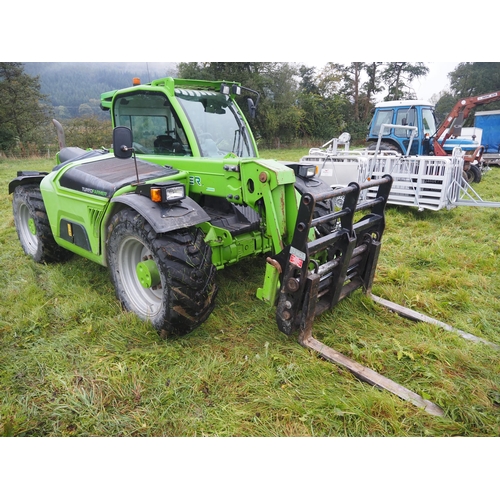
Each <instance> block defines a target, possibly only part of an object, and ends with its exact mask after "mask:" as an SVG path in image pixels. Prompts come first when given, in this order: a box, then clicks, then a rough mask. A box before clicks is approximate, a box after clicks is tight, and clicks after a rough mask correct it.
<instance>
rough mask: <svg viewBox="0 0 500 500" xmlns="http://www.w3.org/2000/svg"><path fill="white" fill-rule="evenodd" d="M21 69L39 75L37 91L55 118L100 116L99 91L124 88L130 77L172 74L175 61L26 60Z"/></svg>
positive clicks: (130, 81) (173, 74)
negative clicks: (46, 99) (43, 96)
mask: <svg viewBox="0 0 500 500" xmlns="http://www.w3.org/2000/svg"><path fill="white" fill-rule="evenodd" d="M24 68H25V71H26V73H28V74H29V75H31V76H39V77H40V85H41V91H42V93H43V94H45V95H47V96H48V98H49V99H48V101H49V103H50V104H51V105H52V106H53V107H54V110H55V114H56V117H58V118H74V117H76V116H79V115H80V114H82V113H83V112H90V111H91V112H93V113H95V114H97V116H100V115H101V113H102V111H101V110H100V108H99V98H100V95H101V93H102V92H106V91H108V90H113V89H119V88H123V87H127V86H129V85H131V83H132V78H134V77H140V78H141V81H143V82H149V81H151V80H154V79H156V78H162V77H165V76H175V75H176V63H171V62H170V63H168V62H166V63H106V62H101V63H92V62H88V63H86V62H67V63H62V62H31V63H30V62H27V63H24Z"/></svg>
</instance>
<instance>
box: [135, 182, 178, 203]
mask: <svg viewBox="0 0 500 500" xmlns="http://www.w3.org/2000/svg"><path fill="white" fill-rule="evenodd" d="M136 193H138V194H141V195H143V196H147V197H148V198H150V199H151V201H154V202H155V203H175V202H177V201H180V200H183V199H184V198H185V197H186V187H185V186H184V184H181V183H179V182H174V181H172V182H157V183H155V184H143V185H141V186H137V189H136Z"/></svg>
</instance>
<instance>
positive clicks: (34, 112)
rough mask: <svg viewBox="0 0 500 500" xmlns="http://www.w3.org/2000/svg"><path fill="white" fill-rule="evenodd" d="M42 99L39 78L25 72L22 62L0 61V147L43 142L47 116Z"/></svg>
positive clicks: (43, 96)
mask: <svg viewBox="0 0 500 500" xmlns="http://www.w3.org/2000/svg"><path fill="white" fill-rule="evenodd" d="M46 98H47V96H45V95H43V94H42V93H41V92H40V82H39V78H38V77H33V76H29V75H28V74H26V73H25V72H24V66H23V64H22V63H17V62H0V150H3V151H4V152H6V153H9V152H11V151H13V150H14V149H15V148H16V147H18V146H19V145H20V144H25V145H27V144H28V143H32V144H37V145H39V146H41V145H42V144H43V143H44V141H45V137H44V135H45V134H44V128H45V126H46V125H47V123H48V122H49V119H50V108H49V107H48V106H47V105H46V104H45V102H44V101H45V100H46Z"/></svg>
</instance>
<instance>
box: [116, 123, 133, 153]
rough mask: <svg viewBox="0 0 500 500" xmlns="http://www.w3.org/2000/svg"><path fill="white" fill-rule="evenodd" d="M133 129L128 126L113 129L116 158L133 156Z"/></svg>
mask: <svg viewBox="0 0 500 500" xmlns="http://www.w3.org/2000/svg"><path fill="white" fill-rule="evenodd" d="M132 143H133V140H132V130H130V129H129V128H128V127H115V129H114V130H113V151H114V154H115V157H116V158H122V159H124V160H125V159H127V158H131V157H132V153H133V152H134V148H133V147H132Z"/></svg>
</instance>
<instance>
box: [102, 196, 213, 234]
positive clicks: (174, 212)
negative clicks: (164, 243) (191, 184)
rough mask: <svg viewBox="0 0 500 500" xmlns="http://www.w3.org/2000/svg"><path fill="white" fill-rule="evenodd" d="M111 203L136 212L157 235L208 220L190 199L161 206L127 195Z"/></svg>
mask: <svg viewBox="0 0 500 500" xmlns="http://www.w3.org/2000/svg"><path fill="white" fill-rule="evenodd" d="M112 203H113V204H117V203H120V204H122V205H127V206H128V207H130V208H133V209H134V210H136V211H137V212H138V213H140V214H141V215H142V216H143V217H144V218H145V219H146V220H147V221H148V223H149V224H150V225H151V227H152V228H153V229H154V231H155V232H156V233H158V234H160V233H168V232H170V231H175V230H177V229H182V228H185V227H191V226H195V225H196V224H201V223H202V222H208V221H209V220H210V216H209V215H208V214H207V213H206V212H205V210H203V208H201V206H200V205H198V203H196V202H195V201H194V200H192V199H191V198H184V199H183V200H182V201H181V202H179V203H177V204H175V205H171V206H162V205H160V204H158V203H155V202H153V201H151V200H150V199H149V198H146V197H145V196H141V195H139V194H136V193H128V194H122V195H120V196H117V197H116V198H113V199H112Z"/></svg>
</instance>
